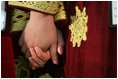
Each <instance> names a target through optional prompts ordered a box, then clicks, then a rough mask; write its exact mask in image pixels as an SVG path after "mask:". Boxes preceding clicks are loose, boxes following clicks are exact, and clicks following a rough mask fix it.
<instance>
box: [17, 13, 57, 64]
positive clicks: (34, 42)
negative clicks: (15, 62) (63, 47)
mask: <svg viewBox="0 0 118 79" xmlns="http://www.w3.org/2000/svg"><path fill="white" fill-rule="evenodd" d="M19 45H20V46H22V51H23V52H28V50H30V49H31V48H34V47H40V48H41V49H42V50H43V51H47V50H48V49H49V51H50V55H51V58H52V61H53V63H54V64H58V56H57V52H56V49H57V30H56V26H55V24H54V20H53V16H52V15H44V14H42V13H40V12H36V11H31V12H30V20H29V21H28V23H27V25H26V28H25V29H24V31H23V33H22V35H21V38H20V41H19Z"/></svg>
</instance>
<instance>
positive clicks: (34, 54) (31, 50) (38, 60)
mask: <svg viewBox="0 0 118 79" xmlns="http://www.w3.org/2000/svg"><path fill="white" fill-rule="evenodd" d="M30 53H31V56H32V58H33V60H34V61H36V62H37V63H38V64H40V65H41V66H43V65H44V64H45V62H44V61H42V60H41V59H40V58H39V57H37V55H36V53H35V51H34V49H33V48H31V49H30Z"/></svg>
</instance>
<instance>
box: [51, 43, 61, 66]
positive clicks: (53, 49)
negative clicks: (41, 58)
mask: <svg viewBox="0 0 118 79" xmlns="http://www.w3.org/2000/svg"><path fill="white" fill-rule="evenodd" d="M56 48H57V45H56V44H53V45H51V47H50V56H51V59H52V61H53V63H54V64H58V63H59V61H58V55H57V52H56Z"/></svg>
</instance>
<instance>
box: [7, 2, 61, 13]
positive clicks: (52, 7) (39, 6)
mask: <svg viewBox="0 0 118 79" xmlns="http://www.w3.org/2000/svg"><path fill="white" fill-rule="evenodd" d="M8 4H9V6H14V7H18V8H26V9H29V10H36V11H40V12H44V13H49V14H56V12H57V10H58V7H59V4H60V1H9V2H8Z"/></svg>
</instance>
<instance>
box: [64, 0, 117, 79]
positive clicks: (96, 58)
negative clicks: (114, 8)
mask: <svg viewBox="0 0 118 79" xmlns="http://www.w3.org/2000/svg"><path fill="white" fill-rule="evenodd" d="M65 6H66V11H67V14H68V18H69V17H70V16H71V15H74V14H75V6H78V7H79V8H80V9H81V10H82V8H83V7H86V12H87V15H88V24H87V25H88V32H87V41H85V42H84V41H83V42H82V45H81V46H80V47H79V48H78V47H72V43H71V42H70V36H71V32H70V31H68V30H69V29H68V28H67V29H66V32H68V33H65V34H66V38H67V39H66V61H65V67H64V68H65V75H66V77H79V78H110V77H117V75H116V74H117V28H111V27H109V22H108V21H109V20H108V19H109V15H108V12H109V11H108V10H109V8H108V1H102V2H101V1H85V2H82V1H81V2H79V1H78V2H66V5H65ZM69 22H70V18H69ZM69 24H70V23H68V25H69ZM67 27H68V26H67Z"/></svg>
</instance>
